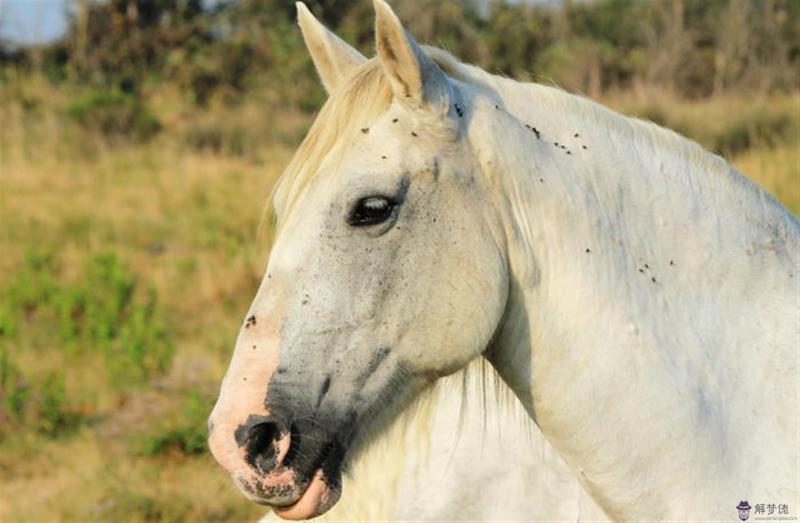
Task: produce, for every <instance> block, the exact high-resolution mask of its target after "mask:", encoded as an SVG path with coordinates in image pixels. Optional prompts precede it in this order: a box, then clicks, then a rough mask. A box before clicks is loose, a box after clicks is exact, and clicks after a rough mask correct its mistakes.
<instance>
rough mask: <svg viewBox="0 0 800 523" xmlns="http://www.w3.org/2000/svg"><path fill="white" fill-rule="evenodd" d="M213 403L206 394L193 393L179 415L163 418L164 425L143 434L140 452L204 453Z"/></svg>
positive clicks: (190, 393) (191, 392)
mask: <svg viewBox="0 0 800 523" xmlns="http://www.w3.org/2000/svg"><path fill="white" fill-rule="evenodd" d="M212 403H213V401H212V398H210V397H209V396H208V395H207V394H204V393H203V392H201V391H200V390H198V389H196V388H195V389H192V390H190V391H189V394H188V395H187V396H186V399H185V400H184V403H183V405H182V406H181V410H180V412H179V413H178V415H177V416H164V417H163V419H164V420H165V421H164V422H163V423H162V425H160V426H159V427H157V428H156V429H155V430H153V431H152V432H150V433H146V434H144V436H143V438H142V440H141V442H140V444H139V447H140V451H141V453H143V454H146V455H155V454H165V453H168V452H179V453H181V454H187V455H190V454H202V453H203V452H205V451H206V450H207V444H206V420H207V418H208V415H209V413H210V412H211V406H212Z"/></svg>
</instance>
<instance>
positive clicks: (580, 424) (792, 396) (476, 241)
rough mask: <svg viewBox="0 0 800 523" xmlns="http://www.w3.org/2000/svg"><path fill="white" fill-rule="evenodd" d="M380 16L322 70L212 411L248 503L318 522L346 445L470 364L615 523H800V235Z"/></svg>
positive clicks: (729, 185) (646, 129)
mask: <svg viewBox="0 0 800 523" xmlns="http://www.w3.org/2000/svg"><path fill="white" fill-rule="evenodd" d="M374 3H375V9H376V44H377V49H378V57H377V58H376V59H374V60H371V61H367V62H364V63H360V64H358V65H357V66H356V68H355V69H354V70H352V69H348V68H349V67H350V66H346V65H343V64H348V63H351V60H329V61H330V63H331V64H332V65H330V67H327V69H328V70H331V71H334V72H335V73H336V74H332V75H330V78H340V79H341V80H340V81H339V83H338V84H336V85H337V87H336V88H335V89H334V90H332V93H331V98H330V100H329V101H328V102H327V103H326V105H325V107H324V108H323V110H322V112H321V113H320V116H319V117H318V119H317V121H316V122H315V124H314V126H312V129H311V131H310V132H309V135H308V136H307V137H306V140H304V143H303V144H302V145H301V147H300V149H299V150H298V154H297V155H296V157H295V159H293V161H292V163H291V164H290V166H289V168H287V173H286V175H285V176H284V178H283V179H282V181H281V184H280V186H279V189H278V191H277V193H276V198H275V203H276V211H277V214H278V217H279V218H278V219H279V223H280V224H281V228H280V231H279V234H278V237H277V239H276V243H275V246H274V249H273V252H272V255H271V257H270V263H269V267H268V269H267V274H266V275H265V278H264V280H263V282H262V287H261V288H260V289H259V292H258V294H257V296H256V297H255V299H254V301H253V304H252V306H251V309H250V311H249V313H248V319H247V321H246V322H245V324H244V325H243V327H242V330H241V332H240V336H239V339H238V340H237V346H236V350H235V352H234V356H233V359H232V362H231V367H230V369H229V371H228V373H227V375H226V377H225V380H224V382H223V386H222V390H221V394H220V398H219V401H218V403H217V406H216V407H215V411H214V413H212V418H211V421H212V424H211V425H212V426H213V427H214V430H213V431H212V433H211V437H210V445H211V448H212V451H213V452H214V454H215V456H216V457H217V459H218V460H219V461H220V463H221V464H222V465H223V466H224V467H226V468H227V469H228V470H229V471H230V472H231V474H232V475H233V476H234V478H236V481H237V482H238V484H239V485H240V486H241V487H242V490H243V492H245V493H246V494H247V495H248V496H250V497H251V498H252V499H254V500H257V501H259V502H262V503H265V504H270V505H272V506H274V507H276V510H278V511H279V513H280V514H281V515H282V516H284V517H287V518H307V517H311V516H315V515H319V514H323V513H325V512H326V511H328V510H330V509H332V508H333V507H334V506H335V505H336V503H337V501H338V500H339V498H340V496H341V495H342V483H341V477H342V476H341V472H342V469H343V465H344V464H345V463H346V462H347V459H348V457H349V458H350V459H352V457H353V456H354V455H356V454H357V453H358V449H359V448H361V447H363V446H364V445H366V444H368V443H369V442H370V440H371V439H373V438H376V437H377V438H378V439H380V437H382V436H381V434H385V431H384V430H382V429H384V428H385V427H386V426H388V425H391V422H392V420H393V419H395V418H396V417H397V416H398V415H400V413H401V412H402V411H403V409H405V408H407V407H408V406H409V405H410V404H412V403H413V399H414V398H415V397H416V396H417V395H419V394H420V393H421V392H422V391H423V390H425V389H426V387H427V386H429V385H430V384H431V383H432V382H433V381H435V380H437V379H440V378H442V377H443V376H447V375H448V374H451V373H453V372H455V371H457V370H458V369H461V368H463V367H465V366H466V365H468V364H469V362H470V361H472V360H474V359H476V358H479V357H485V358H486V359H487V360H488V361H489V362H490V363H491V364H492V365H493V366H494V367H495V369H496V370H497V372H498V374H499V375H500V377H501V378H502V380H503V381H504V382H505V383H506V384H507V385H508V387H509V388H510V389H511V390H512V391H513V392H514V393H515V394H516V396H517V397H518V398H519V400H520V401H521V404H522V405H523V407H524V409H525V410H526V412H527V414H528V415H529V417H530V418H531V419H532V420H534V421H535V422H536V424H537V426H538V427H539V428H540V429H541V431H542V433H543V434H544V436H545V437H546V438H547V440H548V441H549V442H550V443H551V444H552V445H553V447H554V448H555V450H556V451H557V452H558V453H559V455H560V456H561V457H562V458H563V459H564V460H565V462H566V463H567V465H568V466H569V468H570V469H571V470H572V471H573V472H574V473H575V475H576V476H577V478H578V480H579V481H580V482H581V484H582V485H583V486H584V487H585V488H586V489H587V491H588V492H589V493H590V494H591V495H592V497H593V498H594V500H595V501H596V502H597V503H598V504H599V506H600V507H601V508H602V509H603V510H604V511H605V512H606V513H607V514H608V515H609V516H610V517H612V518H613V519H625V520H644V519H647V520H653V519H656V520H667V519H668V520H675V519H680V520H699V519H702V520H709V519H713V520H728V519H730V518H731V517H732V516H735V515H736V514H735V512H736V508H735V507H736V504H737V503H738V502H739V501H740V500H749V501H750V502H751V503H765V504H786V505H788V506H789V507H794V508H793V509H792V510H794V511H795V512H794V514H789V516H793V515H796V513H797V512H796V511H797V507H798V501H800V499H799V496H800V489H798V473H799V471H800V466H799V465H798V457H799V455H798V449H799V448H800V445H799V443H800V430H799V428H798V426H799V423H798V422H799V421H800V416H799V414H798V410H799V409H800V403H799V402H798V386H799V385H800V376H799V375H798V370H799V369H798V351H800V308H799V305H800V303H799V301H800V288H799V287H798V282H799V281H800V276H799V275H798V272H799V271H798V269H800V222H798V221H797V219H796V218H795V217H794V216H793V215H791V213H789V212H788V211H786V209H784V208H783V207H782V206H781V205H780V204H779V203H778V202H777V201H776V200H775V199H774V198H772V197H771V196H769V195H768V194H766V193H765V192H764V191H763V190H761V189H760V188H758V187H757V186H755V185H754V184H753V183H752V182H750V181H748V180H747V179H746V178H745V177H744V176H742V175H741V174H740V173H739V172H737V171H736V170H735V169H733V168H732V167H731V166H730V165H729V164H727V163H726V162H725V161H724V160H722V159H721V158H719V157H716V156H714V155H712V154H710V153H708V152H706V151H704V150H702V149H701V148H700V147H699V146H697V145H696V144H694V143H692V142H689V141H688V140H685V139H683V138H681V137H680V136H678V135H676V134H674V133H672V132H669V131H666V130H663V129H661V128H658V127H657V126H655V125H653V124H650V123H646V122H641V121H638V120H634V119H630V118H625V117H623V116H620V115H618V114H616V113H613V112H612V111H609V110H607V109H605V108H603V107H601V106H599V105H597V104H594V103H592V102H589V101H587V100H584V99H581V98H579V97H575V96H572V95H569V94H567V93H564V92H562V91H559V90H557V89H553V88H550V87H545V86H540V85H536V84H522V83H518V82H515V81H513V80H508V79H504V78H500V77H496V76H492V75H489V74H488V73H486V72H484V71H482V70H480V69H478V68H475V67H472V66H467V65H464V64H461V63H459V62H458V61H457V60H455V59H454V58H452V57H451V56H449V55H448V54H446V53H444V52H443V51H440V50H437V49H432V48H425V49H424V50H423V49H422V48H420V47H419V46H418V45H417V44H416V43H415V42H414V41H413V39H412V38H411V37H410V36H409V35H408V34H407V33H406V32H405V30H404V29H403V27H402V24H401V23H400V21H399V20H398V19H397V17H396V16H395V15H394V13H393V12H392V11H391V9H390V8H389V6H388V5H387V4H386V3H385V2H384V1H382V0H375V2H374ZM304 31H305V29H304ZM336 41H337V40H336V39H335V37H328V40H327V42H328V43H327V44H326V43H324V41H323V43H322V44H321V49H323V50H324V49H326V48H328V47H329V44H330V42H334V43H335V42H336ZM324 55H325V53H322V54H321V55H319V56H322V57H323V59H327V58H329V57H326V56H324ZM312 56H314V57H315V62H318V56H315V53H314V52H313V51H312ZM353 60H355V61H356V62H357V61H358V58H357V57H356V58H354V59H353ZM318 65H319V63H318ZM323 69H324V68H323ZM347 70H350V72H349V73H348V72H346V71H347ZM325 83H326V85H329V82H327V81H326V82H325ZM265 390H266V393H265ZM444 410H445V411H446V410H447V409H444ZM471 472H472V475H473V476H479V475H480V474H481V471H480V470H477V469H476V470H473V471H471ZM356 473H357V471H356ZM434 487H435V485H431V484H428V485H422V486H421V487H420V489H419V490H418V491H417V492H419V493H420V494H419V495H420V496H422V495H423V493H426V492H429V491H431V490H433V489H434Z"/></svg>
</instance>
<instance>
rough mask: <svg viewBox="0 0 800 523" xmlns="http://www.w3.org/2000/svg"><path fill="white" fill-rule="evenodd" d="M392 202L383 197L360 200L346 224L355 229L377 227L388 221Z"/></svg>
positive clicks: (392, 205) (392, 207) (392, 206)
mask: <svg viewBox="0 0 800 523" xmlns="http://www.w3.org/2000/svg"><path fill="white" fill-rule="evenodd" d="M393 209H394V202H392V201H391V200H389V199H388V198H384V197H383V196H370V197H369V198H362V199H361V200H359V202H358V203H357V204H356V206H355V208H354V209H353V212H352V213H351V214H350V218H348V220H347V222H348V223H349V224H350V225H353V226H355V227H360V226H365V225H377V224H379V223H383V222H385V221H386V220H388V219H389V217H390V216H391V215H392V210H393Z"/></svg>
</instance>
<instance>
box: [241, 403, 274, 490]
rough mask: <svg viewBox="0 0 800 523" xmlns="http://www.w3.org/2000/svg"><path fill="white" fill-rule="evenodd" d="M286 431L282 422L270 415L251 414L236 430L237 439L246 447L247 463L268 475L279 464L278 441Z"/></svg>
mask: <svg viewBox="0 0 800 523" xmlns="http://www.w3.org/2000/svg"><path fill="white" fill-rule="evenodd" d="M285 433H286V430H284V428H283V426H282V424H280V423H278V422H277V421H275V420H274V419H272V418H270V417H269V416H250V418H248V420H247V422H246V423H245V424H244V425H242V426H240V427H239V428H238V429H237V430H236V440H237V442H239V445H240V446H241V447H244V450H245V453H246V460H247V463H249V464H250V466H251V467H253V468H254V469H256V471H258V472H259V473H260V474H263V475H266V474H269V473H270V472H272V471H273V470H274V469H275V467H277V466H278V441H279V440H280V439H281V437H282V436H283V435H284V434H285Z"/></svg>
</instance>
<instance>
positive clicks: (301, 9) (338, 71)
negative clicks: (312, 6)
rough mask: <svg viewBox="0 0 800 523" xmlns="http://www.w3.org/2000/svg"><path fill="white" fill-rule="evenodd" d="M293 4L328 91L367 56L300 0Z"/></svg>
mask: <svg viewBox="0 0 800 523" xmlns="http://www.w3.org/2000/svg"><path fill="white" fill-rule="evenodd" d="M295 5H296V6H297V23H298V24H299V25H300V31H301V32H302V33H303V40H304V41H305V43H306V47H307V48H308V52H309V53H310V54H311V59H312V60H313V61H314V66H315V67H316V68H317V74H319V78H320V80H322V85H323V86H325V90H326V91H328V93H331V92H333V91H334V90H336V87H337V86H338V85H339V83H340V82H341V81H342V79H344V78H345V77H346V76H347V75H348V74H349V73H350V71H352V70H353V69H355V68H356V67H358V66H359V65H361V64H362V63H364V62H365V61H366V60H367V59H366V58H365V57H364V55H362V54H361V53H359V52H358V51H356V50H355V49H353V48H352V47H350V45H348V44H347V42H345V41H344V40H342V39H341V38H339V37H338V36H336V35H335V34H333V32H332V31H330V30H329V29H328V28H327V27H325V26H324V25H322V24H321V23H320V21H319V20H317V19H316V18H314V15H313V14H311V11H309V10H308V7H306V5H305V4H304V3H303V2H297V3H296V4H295Z"/></svg>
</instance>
